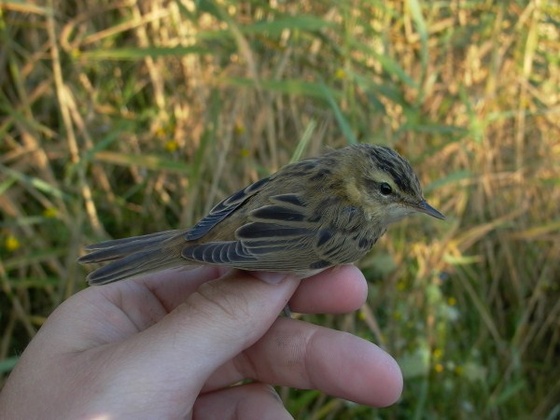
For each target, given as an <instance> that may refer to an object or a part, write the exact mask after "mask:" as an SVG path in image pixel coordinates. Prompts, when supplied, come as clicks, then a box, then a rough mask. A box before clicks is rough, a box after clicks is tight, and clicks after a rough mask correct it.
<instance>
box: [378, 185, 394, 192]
mask: <svg viewBox="0 0 560 420" xmlns="http://www.w3.org/2000/svg"><path fill="white" fill-rule="evenodd" d="M379 192H380V193H381V194H382V195H391V194H392V193H393V188H391V186H390V185H389V184H387V183H386V182H382V183H381V184H380V185H379Z"/></svg>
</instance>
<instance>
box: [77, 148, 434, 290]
mask: <svg viewBox="0 0 560 420" xmlns="http://www.w3.org/2000/svg"><path fill="white" fill-rule="evenodd" d="M416 212H420V213H425V214H427V215H430V216H433V217H435V218H438V219H444V218H445V216H444V215H443V214H441V213H440V212H439V211H437V210H436V209H435V208H433V207H432V206H430V205H429V204H428V203H427V202H426V200H425V199H424V197H423V196H422V189H421V187H420V182H419V181H418V177H417V176H416V174H415V173H414V171H413V170H412V167H411V166H410V164H409V163H408V161H406V160H405V159H404V158H403V157H402V156H400V155H399V154H398V153H397V152H395V151H394V150H392V149H390V148H388V147H384V146H374V145H367V144H360V145H354V146H349V147H345V148H342V149H338V150H333V151H329V152H327V153H325V154H323V155H321V156H319V157H315V158H310V159H305V160H302V161H300V162H296V163H293V164H290V165H287V166H284V167H283V168H282V169H280V170H279V171H278V172H276V173H275V174H273V175H270V176H269V177H266V178H263V179H261V180H259V181H257V182H255V183H254V184H251V185H249V186H247V187H246V188H244V189H242V190H240V191H238V192H236V193H235V194H233V195H231V196H230V197H228V198H226V199H225V200H223V201H222V202H221V203H219V204H218V205H216V206H215V207H214V208H213V209H212V210H211V211H210V213H209V214H208V215H207V216H206V217H204V218H202V219H201V220H200V221H199V222H198V223H197V224H196V225H194V226H193V227H192V228H190V229H186V230H168V231H163V232H157V233H152V234H149V235H143V236H136V237H131V238H125V239H117V240H113V241H107V242H101V243H99V244H94V245H90V246H88V247H87V248H86V249H87V251H88V252H89V253H88V254H87V255H84V256H83V257H81V258H80V259H79V262H81V263H98V262H105V261H111V262H110V263H109V264H107V265H105V266H103V267H101V268H98V269H97V270H95V271H93V272H92V273H90V274H89V276H88V278H87V279H88V282H89V284H92V285H93V284H105V283H111V282H114V281H117V280H122V279H126V278H129V277H135V276H138V275H141V274H145V273H150V272H155V271H160V270H164V269H167V268H173V267H184V266H195V265H201V264H212V265H225V266H231V267H235V268H239V269H242V270H260V271H272V272H292V273H295V274H297V275H299V276H300V277H308V276H310V275H313V274H316V273H317V272H319V271H322V270H324V269H326V268H328V267H331V266H335V265H339V264H347V263H352V262H354V261H356V260H359V259H360V258H361V257H363V256H364V255H365V254H366V253H367V252H369V251H370V249H371V248H372V247H373V245H374V244H375V243H376V242H377V240H378V239H379V238H380V237H381V236H382V235H383V234H384V233H385V231H386V230H387V227H388V226H389V225H390V224H391V223H394V222H396V221H398V220H401V219H402V218H404V217H406V216H408V215H410V214H413V213H416Z"/></svg>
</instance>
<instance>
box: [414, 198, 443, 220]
mask: <svg viewBox="0 0 560 420" xmlns="http://www.w3.org/2000/svg"><path fill="white" fill-rule="evenodd" d="M415 209H416V210H417V211H419V212H420V213H425V214H427V215H428V216H432V217H435V218H436V219H441V220H445V216H444V215H443V214H442V213H440V212H439V211H437V210H436V209H434V208H433V207H432V206H430V205H429V204H428V203H427V202H426V200H422V201H420V202H419V203H418V204H417V205H416V206H415Z"/></svg>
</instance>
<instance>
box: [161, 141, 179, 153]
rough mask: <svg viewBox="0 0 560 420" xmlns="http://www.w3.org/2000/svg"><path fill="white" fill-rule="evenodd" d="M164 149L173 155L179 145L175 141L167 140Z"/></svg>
mask: <svg viewBox="0 0 560 420" xmlns="http://www.w3.org/2000/svg"><path fill="white" fill-rule="evenodd" d="M164 147H165V150H167V151H168V152H169V153H173V152H175V151H177V149H178V148H179V143H177V142H176V141H175V140H168V141H166V142H165V146H164Z"/></svg>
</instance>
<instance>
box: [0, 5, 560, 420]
mask: <svg viewBox="0 0 560 420" xmlns="http://www.w3.org/2000/svg"><path fill="white" fill-rule="evenodd" d="M0 37H1V38H0V286H1V287H0V374H4V375H5V374H7V373H9V371H10V370H11V368H12V367H13V366H14V364H15V363H16V362H17V357H18V354H20V353H21V352H22V351H23V349H24V348H25V346H26V344H27V343H28V341H29V340H30V339H31V338H32V337H33V335H34V334H35V333H36V331H37V329H38V328H40V326H41V324H42V322H43V321H44V320H45V318H46V317H47V316H48V315H49V313H50V312H51V311H52V310H53V308H55V307H56V306H57V305H58V304H60V303H61V302H62V301H63V300H64V299H65V298H67V297H68V296H70V295H71V294H73V293H76V292H77V291H78V290H80V289H82V288H83V287H85V284H84V275H85V270H84V269H83V268H81V267H79V266H78V265H77V264H76V263H75V261H76V258H77V257H78V256H79V254H80V252H81V251H80V250H81V248H82V247H83V245H85V244H88V243H91V242H95V241H99V240H102V239H106V238H110V237H123V236H129V235H137V234H141V233H147V232H152V231H157V230H162V229H168V228H171V227H176V226H185V227H186V226H189V225H190V224H192V223H193V222H195V221H196V220H197V218H199V217H200V216H202V215H203V214H204V213H205V212H206V211H207V210H208V209H209V208H210V207H211V206H212V205H213V204H214V203H216V202H217V201H218V200H220V199H221V198H223V197H225V196H227V195H228V194H229V193H232V192H234V191H236V190H237V189H239V188H240V187H242V186H245V185H246V184H248V183H250V182H252V181H255V180H257V179H258V178H259V177H261V176H264V175H266V174H268V173H270V172H273V171H275V170H276V169H278V168H279V167H280V166H282V165H283V164H285V163H287V162H288V161H290V159H297V158H299V157H300V156H307V155H314V154H317V153H319V152H320V151H322V150H323V149H324V148H325V147H327V146H335V147H336V146H342V145H345V144H348V143H354V142H376V143H381V144H387V145H390V146H393V147H395V148H397V149H398V150H399V151H400V152H401V153H403V154H404V155H405V156H407V157H408V158H409V159H410V160H411V161H412V162H413V165H414V167H415V168H416V169H417V171H418V172H419V173H420V174H421V178H422V181H423V183H424V185H426V186H427V187H426V188H425V192H426V195H427V197H428V198H429V201H430V202H431V203H432V204H433V205H434V206H436V207H437V208H439V209H440V210H442V211H443V212H444V213H445V214H446V215H447V216H448V220H447V221H446V222H439V221H435V220H434V221H432V220H428V219H427V218H422V217H417V218H413V219H411V220H408V221H406V222H403V223H401V224H399V225H398V226H395V227H393V229H391V230H390V232H389V234H388V235H386V237H385V238H384V239H383V240H382V241H381V242H380V243H379V244H378V245H377V246H376V248H375V250H374V252H372V254H371V255H370V256H369V257H367V258H365V259H364V260H363V261H361V263H360V266H361V267H362V269H363V270H364V272H365V273H366V275H367V277H368V278H369V279H370V280H371V286H370V294H369V300H368V304H367V305H365V306H364V307H363V308H362V309H361V310H360V311H358V312H356V313H353V314H348V315H347V316H337V317H332V316H314V317H308V319H309V320H310V321H312V322H317V323H320V324H324V325H330V326H333V327H335V328H340V329H344V330H347V331H350V332H353V333H355V334H358V335H360V336H362V337H365V338H366V339H369V340H371V341H373V342H376V343H378V344H379V345H381V346H383V347H384V348H386V349H387V350H388V351H389V352H390V353H392V354H393V355H395V357H396V358H397V359H398V360H399V362H400V365H401V367H402V370H403V373H404V375H405V390H404V394H403V396H402V399H401V401H400V402H399V403H398V404H396V405H395V406H393V407H391V408H386V409H379V410H378V409H372V408H369V407H364V406H359V405H356V404H353V403H349V402H347V401H342V400H339V399H334V398H330V397H328V396H325V395H322V394H320V393H318V392H315V391H305V390H282V396H283V398H284V400H285V402H286V404H287V406H288V408H289V410H290V411H291V412H292V413H293V415H294V416H295V417H296V418H306V419H342V418H354V419H366V418H383V419H392V418H416V419H422V418H430V419H433V418H472V417H476V418H492V419H506V418H507V419H509V418H533V419H535V418H548V419H556V418H560V299H559V297H560V258H559V246H560V234H559V230H560V207H559V204H558V203H559V202H560V140H559V139H560V6H559V3H558V2H557V1H554V0H551V1H546V0H534V1H524V0H512V1H504V2H502V1H492V0H449V1H440V2H428V1H424V2H422V1H421V0H407V1H397V0H383V1H381V0H369V1H367V0H351V1H343V2H336V1H329V0H324V1H316V2H312V1H307V0H303V1H298V2H284V1H278V0H271V1H269V2H263V1H243V2H237V1H231V0H199V1H196V2H194V1H190V0H182V1H164V0H154V1H138V2H134V1H123V0H117V1H107V0H102V1H97V2H93V1H86V0H75V1H72V2H64V1H59V0H50V1H46V2H42V1H36V2H24V1H15V0H12V1H6V0H5V1H3V2H1V3H0Z"/></svg>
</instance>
